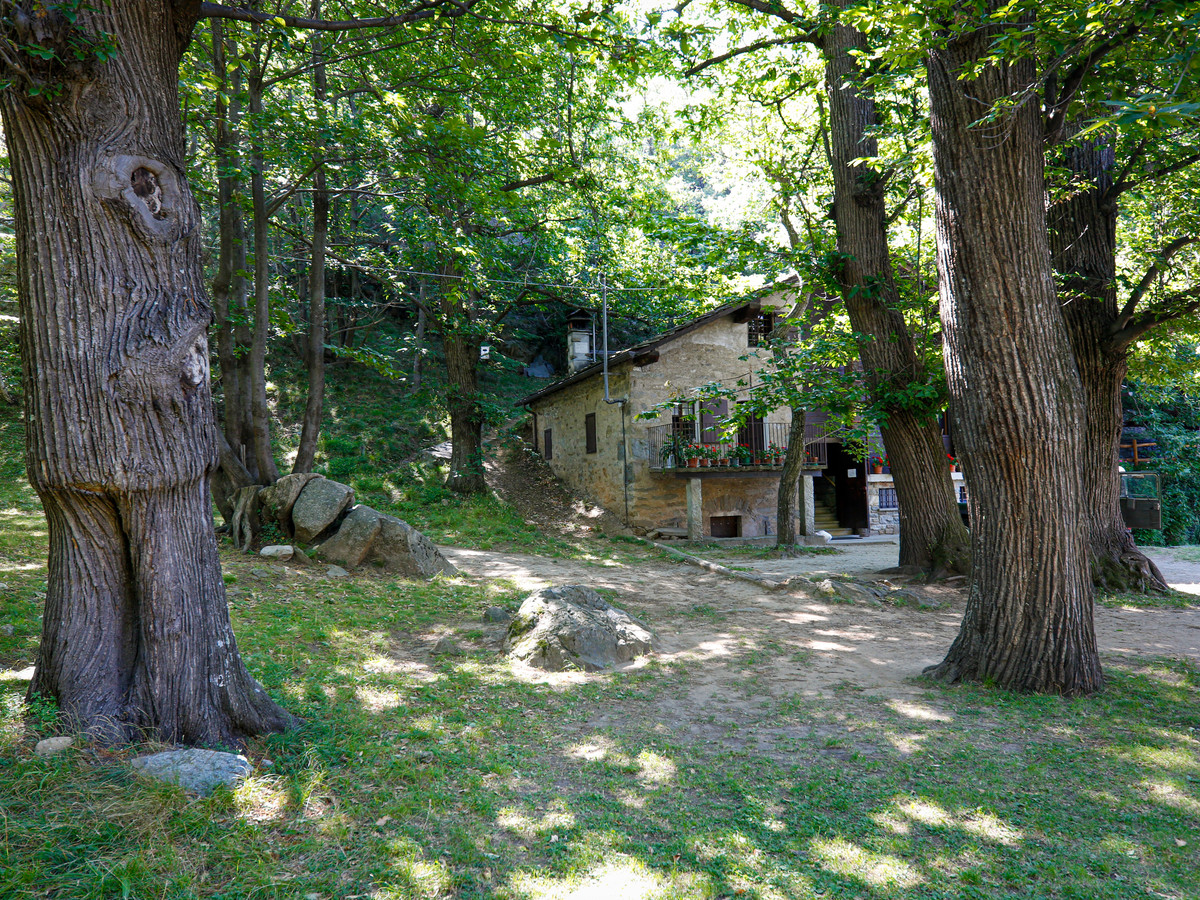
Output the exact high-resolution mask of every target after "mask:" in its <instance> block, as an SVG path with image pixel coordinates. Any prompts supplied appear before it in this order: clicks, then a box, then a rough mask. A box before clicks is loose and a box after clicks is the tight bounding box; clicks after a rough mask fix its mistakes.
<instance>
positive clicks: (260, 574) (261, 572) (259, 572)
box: [250, 569, 275, 581]
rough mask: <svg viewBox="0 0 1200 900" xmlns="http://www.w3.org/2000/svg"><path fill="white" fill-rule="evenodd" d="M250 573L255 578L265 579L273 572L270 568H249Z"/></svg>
mask: <svg viewBox="0 0 1200 900" xmlns="http://www.w3.org/2000/svg"><path fill="white" fill-rule="evenodd" d="M250 574H251V575H253V576H254V577H255V578H257V579H258V580H259V581H266V580H267V579H268V578H270V577H271V576H272V575H274V574H275V573H274V572H272V571H271V570H270V569H251V570H250Z"/></svg>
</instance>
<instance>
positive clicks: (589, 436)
mask: <svg viewBox="0 0 1200 900" xmlns="http://www.w3.org/2000/svg"><path fill="white" fill-rule="evenodd" d="M583 432H584V439H585V440H586V442H587V452H588V453H595V452H596V414H595V413H588V414H587V415H586V416H584V417H583Z"/></svg>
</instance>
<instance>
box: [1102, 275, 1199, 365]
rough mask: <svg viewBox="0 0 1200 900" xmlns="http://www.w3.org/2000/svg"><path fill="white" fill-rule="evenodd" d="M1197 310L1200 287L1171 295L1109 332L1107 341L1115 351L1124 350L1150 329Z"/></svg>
mask: <svg viewBox="0 0 1200 900" xmlns="http://www.w3.org/2000/svg"><path fill="white" fill-rule="evenodd" d="M1197 309H1200V285H1195V286H1193V287H1190V288H1188V289H1187V290H1186V291H1180V292H1179V293H1177V294H1171V296H1169V297H1166V298H1164V299H1163V301H1162V302H1161V303H1158V304H1155V306H1154V307H1153V308H1151V309H1147V310H1144V311H1143V312H1142V313H1141V314H1140V315H1138V316H1134V317H1133V318H1131V319H1130V320H1129V321H1128V322H1127V323H1126V324H1125V325H1124V327H1122V328H1119V329H1117V330H1115V331H1111V332H1110V335H1109V341H1110V342H1111V343H1112V345H1113V347H1115V348H1116V349H1117V350H1124V349H1125V348H1126V347H1128V346H1129V345H1130V344H1132V343H1133V342H1134V341H1136V340H1137V339H1138V338H1140V337H1141V336H1142V335H1143V334H1145V333H1146V332H1147V331H1149V330H1150V329H1151V328H1154V327H1156V326H1158V325H1163V324H1165V323H1167V322H1173V321H1174V320H1176V319H1180V318H1182V317H1183V316H1190V315H1191V314H1192V313H1194V312H1195V311H1196V310H1197Z"/></svg>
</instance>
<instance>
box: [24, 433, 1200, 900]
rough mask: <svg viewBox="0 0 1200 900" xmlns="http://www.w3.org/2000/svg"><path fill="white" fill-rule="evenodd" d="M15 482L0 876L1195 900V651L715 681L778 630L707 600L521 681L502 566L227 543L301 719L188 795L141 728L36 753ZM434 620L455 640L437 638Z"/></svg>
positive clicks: (38, 718) (274, 685) (1199, 771)
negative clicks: (769, 681) (829, 683)
mask: <svg viewBox="0 0 1200 900" xmlns="http://www.w3.org/2000/svg"><path fill="white" fill-rule="evenodd" d="M2 425H3V422H2V420H0V426H2ZM7 437H11V432H7V433H6V432H0V438H4V439H7ZM26 492H27V487H25V488H21V487H20V482H18V481H16V480H10V481H0V510H4V511H5V515H7V516H9V518H6V519H5V520H4V521H5V523H6V524H7V523H11V524H12V525H13V527H12V528H11V529H9V528H7V527H6V528H5V529H4V532H3V537H2V538H0V561H2V563H3V565H5V566H6V567H7V568H6V569H4V570H3V571H2V572H0V581H2V582H4V583H5V584H6V585H7V586H8V587H7V589H6V590H5V591H3V592H0V624H11V625H13V634H12V635H7V634H0V663H2V664H3V665H2V666H0V668H3V671H2V672H0V819H2V821H3V829H2V830H0V854H2V862H0V897H3V898H5V900H8V898H12V900H33V898H39V900H40V898H64V900H66V898H70V900H74V898H97V900H100V898H104V900H107V898H116V897H136V898H142V897H146V898H167V900H183V898H214V900H215V898H225V900H232V898H239V900H240V898H251V897H253V898H279V900H284V898H287V900H292V898H306V897H308V896H316V897H320V898H329V900H333V898H339V900H341V898H345V900H349V898H352V897H358V898H404V900H408V898H434V897H462V898H480V900H482V898H501V900H526V898H551V897H563V898H577V900H578V898H596V900H609V898H626V897H628V898H639V900H640V898H688V900H692V898H711V900H718V898H722V900H724V898H749V900H775V898H780V900H783V898H788V900H796V898H805V900H810V898H812V900H815V898H818V897H823V898H828V897H843V898H870V900H875V898H881V900H882V898H889V900H891V898H896V900H927V898H959V897H965V898H976V900H977V898H988V900H1002V898H1009V897H1013V896H1029V897H1041V896H1047V897H1050V896H1054V897H1064V898H1065V897H1076V898H1098V900H1126V898H1136V900H1150V898H1156V897H1163V896H1166V897H1178V898H1183V897H1195V896H1200V874H1198V870H1200V866H1198V865H1197V856H1196V853H1197V848H1198V846H1200V835H1197V831H1196V823H1197V820H1198V818H1200V763H1198V762H1197V761H1198V760H1200V671H1198V670H1197V668H1196V667H1195V665H1193V664H1190V663H1184V662H1179V661H1149V662H1146V661H1142V662H1127V663H1121V664H1119V665H1110V666H1109V668H1108V677H1109V684H1108V687H1107V688H1106V690H1105V691H1104V692H1103V693H1101V694H1099V695H1097V696H1095V697H1091V698H1087V699H1081V700H1063V699H1061V698H1056V697H1029V696H1022V695H1017V694H1010V693H1005V692H998V691H993V690H988V689H985V688H983V687H978V686H968V687H960V688H953V689H941V688H938V689H929V690H926V691H924V692H916V693H914V694H913V695H911V696H906V697H904V698H893V697H871V696H864V695H863V694H862V693H861V692H856V691H852V690H847V691H843V692H840V693H839V696H838V698H837V699H836V700H813V699H811V698H805V697H796V696H793V695H788V696H787V697H786V698H784V697H780V698H779V699H775V700H772V699H771V698H770V696H768V695H759V694H757V693H756V692H754V691H753V690H751V691H750V692H749V693H747V695H746V696H745V697H744V698H743V699H741V700H739V701H736V702H734V701H730V700H728V698H726V699H724V700H722V699H721V698H714V697H712V696H711V695H710V693H709V690H710V688H711V685H712V681H711V676H712V675H713V672H714V667H720V666H731V667H737V668H739V670H740V669H742V668H744V667H745V666H747V665H749V664H750V663H751V662H770V661H773V660H777V659H789V657H788V656H787V654H789V653H790V652H791V651H790V649H789V648H787V647H785V646H783V645H781V644H776V643H774V642H772V641H770V640H760V641H757V642H743V643H739V639H738V638H737V636H736V635H734V636H725V637H718V636H717V635H718V632H725V631H728V630H730V629H732V628H733V626H734V624H735V623H734V622H733V621H732V619H731V618H730V617H721V618H720V621H717V617H716V616H715V613H714V612H713V610H712V609H711V608H708V607H705V606H704V605H703V598H699V597H698V598H697V604H696V606H694V607H692V608H691V609H690V612H689V613H682V612H681V613H679V614H678V616H677V618H676V619H670V620H667V619H662V620H660V621H656V622H654V623H652V624H654V625H655V626H656V627H660V628H663V629H664V630H670V628H671V627H672V626H673V625H676V624H679V623H684V624H686V625H688V626H689V627H695V626H696V624H697V623H706V622H710V623H712V624H713V625H714V638H713V641H712V642H711V646H710V647H706V648H705V650H706V653H705V655H704V661H703V662H702V663H701V662H699V661H697V662H693V663H689V664H681V665H663V664H654V665H647V666H645V667H643V668H641V669H638V670H636V671H633V672H629V673H625V674H622V675H608V676H585V675H580V676H579V677H578V678H576V679H574V680H562V681H558V682H555V683H553V684H550V683H535V682H531V681H530V680H528V679H526V678H525V677H524V676H522V675H521V674H520V673H519V672H517V671H515V670H514V669H513V668H512V667H510V666H509V665H508V664H507V662H506V661H505V660H504V659H503V658H502V657H500V656H499V655H498V654H497V653H496V652H495V651H494V650H493V649H490V647H489V645H488V644H487V642H486V640H485V638H486V635H485V633H484V628H485V626H484V625H483V624H482V623H481V616H482V613H483V611H484V610H485V609H486V608H487V607H489V606H493V605H500V606H506V607H509V608H512V607H514V606H515V605H516V604H517V603H518V602H519V601H520V599H521V597H520V591H519V590H518V589H517V587H516V586H515V585H514V584H512V583H511V582H503V581H491V582H478V583H477V582H476V581H474V580H471V579H467V578H451V579H438V580H435V581H433V582H429V583H425V582H410V581H406V580H404V579H398V578H392V577H387V576H382V575H375V574H372V575H370V576H364V577H358V578H351V579H340V580H334V579H328V578H325V577H322V575H321V574H320V571H319V570H312V569H310V570H303V571H300V572H297V571H295V570H292V569H285V568H282V567H275V566H269V567H267V568H266V569H265V570H264V563H263V562H262V561H260V560H258V559H256V558H254V557H250V556H247V555H245V554H241V553H236V552H233V551H231V550H229V549H228V548H226V549H225V550H224V551H223V554H224V555H223V562H224V565H225V572H226V581H227V583H228V584H229V587H230V589H231V593H232V600H231V614H232V617H233V620H234V625H235V629H236V631H237V634H238V641H239V645H240V646H241V648H242V651H243V655H244V657H245V659H246V662H247V664H248V665H249V667H250V669H251V671H252V672H253V673H254V674H255V676H256V677H257V678H259V679H260V680H261V682H262V683H263V684H264V686H265V687H266V688H267V690H268V691H269V692H270V693H271V694H272V695H273V696H275V697H276V698H277V699H279V700H281V701H282V702H284V703H285V704H286V705H287V706H288V707H289V708H290V709H291V710H292V711H293V712H295V713H296V714H297V715H299V716H301V717H303V720H304V721H303V724H302V725H301V726H300V727H299V728H298V729H297V730H295V731H293V732H290V733H288V734H284V735H274V736H269V737H264V738H261V739H258V740H255V741H253V742H252V743H251V745H250V746H249V747H248V748H247V753H248V755H249V757H250V758H251V760H252V761H253V763H254V766H255V774H254V776H253V777H252V778H250V779H249V780H248V781H247V782H245V783H244V784H243V785H241V786H240V787H238V788H237V789H236V790H234V791H220V792H218V793H216V794H214V795H213V796H211V797H208V798H192V797H188V796H186V795H185V794H183V793H182V792H180V791H179V790H177V789H174V788H166V787H153V786H150V785H147V784H145V783H143V782H140V781H137V780H135V779H134V778H132V776H131V775H130V774H129V770H128V768H127V766H126V761H127V759H128V757H129V756H131V755H133V754H134V753H136V752H138V748H116V749H109V750H101V749H98V748H94V747H89V746H87V745H82V746H80V747H78V748H76V749H73V750H70V751H67V752H66V753H63V754H61V755H60V756H57V757H53V758H49V759H42V758H39V757H36V756H35V755H34V754H33V753H32V747H33V744H34V743H35V742H36V740H37V739H38V738H40V737H43V736H46V735H48V734H51V733H53V732H54V731H55V729H56V727H57V724H56V720H55V712H54V710H53V708H52V707H50V706H49V705H48V704H45V703H35V704H33V705H29V704H26V703H25V702H24V700H23V696H24V692H25V689H26V686H27V680H26V678H27V675H25V676H21V675H18V674H17V672H18V671H20V670H24V669H25V668H26V667H27V666H28V665H30V663H31V662H32V660H33V653H34V651H35V649H36V640H37V634H38V630H39V622H38V616H39V615H40V613H41V609H40V598H39V596H38V595H39V594H41V593H42V592H44V590H45V568H44V554H45V536H44V532H43V533H41V534H39V529H44V521H43V520H42V519H41V516H40V515H39V513H38V511H37V508H36V504H30V502H29V496H30V495H29V494H28V493H26ZM483 509H484V508H481V510H483ZM14 510H15V512H13V511H14ZM481 515H482V511H481ZM453 525H454V523H453V522H452V520H451V519H450V518H449V516H447V518H446V520H445V527H446V528H450V527H452V526H453ZM480 539H481V540H482V539H483V538H482V537H481V538H480ZM563 552H567V551H563ZM586 552H588V553H592V554H596V555H600V556H602V553H600V552H599V551H597V550H596V549H595V548H594V547H589V548H586ZM620 562H621V564H623V565H636V564H637V560H636V558H634V557H633V556H632V555H631V556H628V557H621V559H620ZM256 569H257V570H259V571H258V572H257V573H256V572H255V571H254V570H256ZM264 571H265V574H264ZM442 634H453V635H454V636H455V638H456V640H457V641H458V642H459V644H460V646H461V648H462V655H447V656H441V655H434V654H433V653H432V648H433V644H434V643H435V641H436V639H437V637H438V636H439V635H442ZM709 650H711V653H710V652H707V651H709ZM789 664H795V665H802V664H804V661H803V660H799V661H796V660H791V661H790V662H789Z"/></svg>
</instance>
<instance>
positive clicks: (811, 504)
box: [796, 475, 817, 536]
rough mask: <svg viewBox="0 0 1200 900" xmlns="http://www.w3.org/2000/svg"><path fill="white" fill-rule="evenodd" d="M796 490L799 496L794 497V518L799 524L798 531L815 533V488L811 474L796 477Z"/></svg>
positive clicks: (803, 533)
mask: <svg viewBox="0 0 1200 900" xmlns="http://www.w3.org/2000/svg"><path fill="white" fill-rule="evenodd" d="M796 484H797V490H798V491H799V496H798V497H797V498H796V518H797V519H799V522H798V523H797V524H798V526H799V533H800V534H802V535H805V536H807V535H810V534H816V532H817V500H816V490H815V488H814V487H813V476H811V475H801V476H800V477H799V478H797V479H796Z"/></svg>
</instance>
